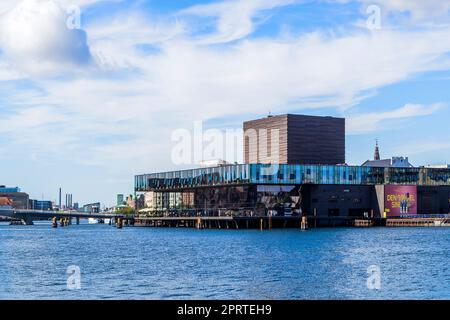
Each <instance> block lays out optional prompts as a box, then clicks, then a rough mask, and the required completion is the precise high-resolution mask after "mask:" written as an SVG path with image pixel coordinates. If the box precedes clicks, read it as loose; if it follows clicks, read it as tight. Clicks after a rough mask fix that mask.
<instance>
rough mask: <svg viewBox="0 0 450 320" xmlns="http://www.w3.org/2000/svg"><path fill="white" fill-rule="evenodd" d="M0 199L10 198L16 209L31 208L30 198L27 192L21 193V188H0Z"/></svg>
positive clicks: (2, 186)
mask: <svg viewBox="0 0 450 320" xmlns="http://www.w3.org/2000/svg"><path fill="white" fill-rule="evenodd" d="M0 197H2V198H8V199H9V200H10V201H11V202H12V204H11V206H12V207H13V208H14V209H28V206H29V196H28V194H27V193H25V192H21V191H20V188H19V187H13V188H11V187H6V186H4V185H1V186H0Z"/></svg>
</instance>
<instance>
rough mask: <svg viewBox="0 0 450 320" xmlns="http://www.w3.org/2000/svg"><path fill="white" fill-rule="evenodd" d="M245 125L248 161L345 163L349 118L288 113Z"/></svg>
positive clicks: (245, 153) (245, 157)
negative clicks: (346, 123) (346, 128)
mask: <svg viewBox="0 0 450 320" xmlns="http://www.w3.org/2000/svg"><path fill="white" fill-rule="evenodd" d="M243 127H244V163H247V164H248V163H263V164H267V163H279V164H329V165H335V164H343V163H345V119H342V118H333V117H317V116H305V115H295V114H285V115H278V116H269V117H267V118H262V119H257V120H252V121H247V122H244V125H243Z"/></svg>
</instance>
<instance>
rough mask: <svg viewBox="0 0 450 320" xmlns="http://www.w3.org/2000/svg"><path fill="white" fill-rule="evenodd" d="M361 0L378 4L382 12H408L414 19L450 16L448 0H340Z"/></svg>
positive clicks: (361, 0)
mask: <svg viewBox="0 0 450 320" xmlns="http://www.w3.org/2000/svg"><path fill="white" fill-rule="evenodd" d="M352 1H359V2H362V3H364V4H365V5H373V4H377V5H379V6H380V7H381V9H382V12H383V13H384V14H386V13H407V14H409V15H410V17H411V18H412V20H413V21H415V22H417V21H419V20H424V19H430V18H438V17H445V16H448V14H449V13H450V12H449V11H450V1H448V0H340V2H352Z"/></svg>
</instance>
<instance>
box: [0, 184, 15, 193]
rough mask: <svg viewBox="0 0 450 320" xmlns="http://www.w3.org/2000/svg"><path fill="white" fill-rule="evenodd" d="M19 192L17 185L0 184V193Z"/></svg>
mask: <svg viewBox="0 0 450 320" xmlns="http://www.w3.org/2000/svg"><path fill="white" fill-rule="evenodd" d="M17 192H20V188H19V187H6V186H4V185H0V193H17Z"/></svg>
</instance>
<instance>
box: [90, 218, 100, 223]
mask: <svg viewBox="0 0 450 320" xmlns="http://www.w3.org/2000/svg"><path fill="white" fill-rule="evenodd" d="M88 223H89V224H97V223H99V221H98V219H96V218H89V219H88Z"/></svg>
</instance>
